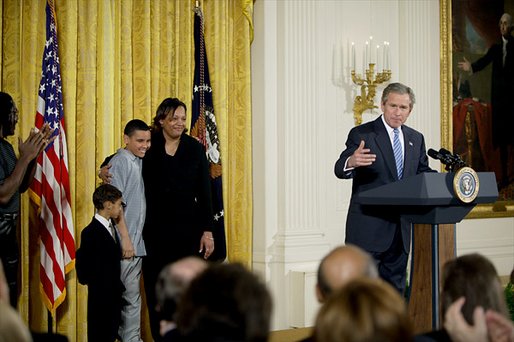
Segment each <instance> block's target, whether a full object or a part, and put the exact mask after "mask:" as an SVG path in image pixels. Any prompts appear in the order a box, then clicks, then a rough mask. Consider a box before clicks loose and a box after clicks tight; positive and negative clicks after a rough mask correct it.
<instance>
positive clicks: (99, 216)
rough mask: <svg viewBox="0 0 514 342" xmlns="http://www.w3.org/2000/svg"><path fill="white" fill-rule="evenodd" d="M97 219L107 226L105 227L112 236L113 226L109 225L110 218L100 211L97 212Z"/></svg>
mask: <svg viewBox="0 0 514 342" xmlns="http://www.w3.org/2000/svg"><path fill="white" fill-rule="evenodd" d="M95 219H97V220H98V222H100V223H101V224H102V225H103V226H104V227H105V229H107V231H108V232H109V235H111V236H112V233H111V228H110V227H109V220H108V219H106V218H105V217H103V216H102V215H100V214H98V213H95Z"/></svg>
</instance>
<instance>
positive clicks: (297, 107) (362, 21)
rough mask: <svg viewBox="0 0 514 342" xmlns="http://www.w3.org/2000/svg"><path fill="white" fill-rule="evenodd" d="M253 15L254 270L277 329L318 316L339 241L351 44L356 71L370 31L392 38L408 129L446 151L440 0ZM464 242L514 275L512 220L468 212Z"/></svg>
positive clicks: (296, 4)
mask: <svg viewBox="0 0 514 342" xmlns="http://www.w3.org/2000/svg"><path fill="white" fill-rule="evenodd" d="M254 20H255V21H254V23H255V40H254V42H253V45H252V97H253V99H252V106H253V108H252V110H253V139H254V140H253V151H254V152H253V153H254V155H253V165H254V170H253V180H254V190H253V191H254V241H253V243H254V253H253V255H254V268H255V269H256V270H257V271H260V272H261V273H262V274H263V275H264V276H265V277H266V280H267V282H268V284H269V286H270V288H271V290H272V292H273V296H274V301H275V310H274V312H275V313H274V318H273V328H274V329H284V328H288V327H291V326H301V325H311V324H312V318H313V315H314V313H315V312H316V308H317V307H316V303H315V300H314V288H313V285H314V283H315V272H316V268H317V265H318V262H319V260H320V259H321V257H322V256H323V255H324V254H325V253H327V252H328V251H329V250H330V249H331V248H332V247H334V246H336V245H339V244H342V243H343V241H344V230H345V219H346V213H347V209H348V202H349V198H350V191H351V181H343V180H339V179H337V178H336V177H335V176H334V173H333V167H334V163H335V161H336V160H337V158H338V156H339V154H340V152H341V151H342V150H343V148H344V142H345V139H346V136H347V133H348V131H349V130H350V129H351V128H352V127H353V115H352V105H353V98H354V97H355V95H356V94H357V88H356V87H355V86H354V85H352V84H351V80H350V77H349V56H348V51H349V50H350V44H351V42H352V41H353V42H355V44H356V52H357V58H356V59H357V70H361V69H362V58H363V57H362V50H363V45H364V41H365V40H366V39H369V36H373V40H374V42H375V44H376V43H381V42H383V41H384V40H387V41H389V42H390V47H391V69H392V79H391V81H400V82H403V83H405V84H407V85H409V86H411V87H412V88H413V89H414V91H415V93H416V95H417V103H416V105H415V107H414V110H413V113H412V114H411V116H410V117H409V122H408V125H410V126H411V127H414V128H416V129H418V130H420V131H422V132H423V133H424V135H425V139H426V144H427V148H429V147H432V148H435V149H438V148H439V147H440V91H439V89H440V85H439V80H440V77H439V75H440V67H439V60H440V59H439V40H440V38H439V1H438V0H426V1H402V0H383V1H381V0H371V1H364V0H360V1H359V0H344V1H342V0H340V1H329V0H302V1H292V0H258V1H256V2H255V11H254ZM341 50H342V53H340V51H341ZM334 51H336V53H334ZM340 55H342V57H339V56H340ZM334 60H335V63H334ZM341 61H342V62H341ZM382 89H383V87H380V88H379V92H378V94H377V99H376V103H378V99H379V97H380V95H381V90H382ZM377 114H379V112H378V111H375V114H372V113H368V114H365V115H364V121H369V120H372V119H374V118H376V117H377ZM431 166H432V167H433V168H437V169H439V168H440V165H439V164H438V163H436V162H433V164H432V165H431ZM457 245H458V249H457V253H458V254H463V253H468V252H473V251H479V252H481V253H484V254H485V255H486V256H488V257H490V258H491V259H492V260H493V261H494V263H495V265H496V266H497V268H498V270H499V272H500V274H508V273H509V272H510V270H511V269H512V266H513V264H514V219H513V218H504V219H487V220H486V219H479V220H465V221H464V222H462V223H460V224H459V225H458V228H457Z"/></svg>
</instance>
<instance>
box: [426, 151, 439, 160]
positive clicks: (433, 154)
mask: <svg viewBox="0 0 514 342" xmlns="http://www.w3.org/2000/svg"><path fill="white" fill-rule="evenodd" d="M427 154H428V155H429V156H430V157H432V158H434V159H436V160H439V159H440V158H441V155H440V154H439V152H437V151H436V150H434V149H431V148H429V149H428V151H427Z"/></svg>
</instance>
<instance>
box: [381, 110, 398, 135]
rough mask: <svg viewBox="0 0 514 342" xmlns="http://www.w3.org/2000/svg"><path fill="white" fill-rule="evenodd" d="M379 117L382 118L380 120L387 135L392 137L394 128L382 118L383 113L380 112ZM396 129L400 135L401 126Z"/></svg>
mask: <svg viewBox="0 0 514 342" xmlns="http://www.w3.org/2000/svg"><path fill="white" fill-rule="evenodd" d="M381 118H382V122H383V123H384V126H385V128H386V130H387V133H388V134H389V136H391V137H392V136H393V134H394V128H393V127H391V126H389V125H388V124H387V122H386V121H385V119H384V114H382V116H381ZM398 131H400V136H401V135H402V134H401V133H402V126H400V127H398Z"/></svg>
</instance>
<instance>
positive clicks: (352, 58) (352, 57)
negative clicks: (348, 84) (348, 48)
mask: <svg viewBox="0 0 514 342" xmlns="http://www.w3.org/2000/svg"><path fill="white" fill-rule="evenodd" d="M350 58H351V61H352V70H355V43H354V42H352V56H351V57H350Z"/></svg>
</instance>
